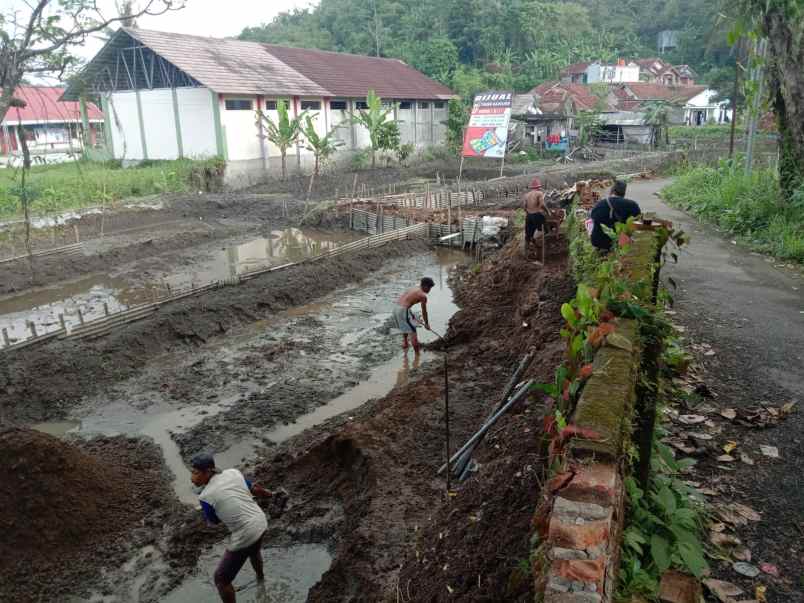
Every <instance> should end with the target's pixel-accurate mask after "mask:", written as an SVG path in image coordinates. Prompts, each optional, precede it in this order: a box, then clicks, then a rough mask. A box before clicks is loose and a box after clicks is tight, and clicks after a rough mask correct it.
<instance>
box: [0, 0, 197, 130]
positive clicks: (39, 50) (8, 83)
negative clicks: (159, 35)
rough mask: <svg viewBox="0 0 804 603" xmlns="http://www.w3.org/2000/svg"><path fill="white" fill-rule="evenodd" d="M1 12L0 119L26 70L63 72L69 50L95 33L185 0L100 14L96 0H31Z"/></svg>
mask: <svg viewBox="0 0 804 603" xmlns="http://www.w3.org/2000/svg"><path fill="white" fill-rule="evenodd" d="M20 6H24V8H19V7H18V8H7V9H4V10H3V12H2V13H0V121H2V120H3V118H4V117H5V115H6V112H7V111H8V108H9V106H10V104H11V99H12V96H13V94H14V90H15V89H16V88H17V86H19V85H20V82H22V80H23V78H24V77H25V76H26V75H36V74H43V73H47V74H51V75H59V76H60V75H63V74H64V73H65V71H66V70H67V69H68V68H69V67H70V66H72V65H73V64H75V62H76V59H75V58H74V57H73V56H72V54H71V50H72V49H73V48H75V47H76V46H80V45H82V44H83V43H84V42H85V41H86V39H87V38H88V37H89V36H90V35H91V34H94V33H96V32H100V31H103V30H104V29H105V28H107V27H109V26H110V25H112V24H115V23H121V22H123V21H124V20H130V19H134V20H136V19H137V18H138V17H141V16H142V15H159V14H163V13H165V12H167V11H169V10H176V9H179V8H182V7H183V6H184V0H142V4H141V5H140V6H139V7H138V8H136V9H134V10H133V11H131V12H129V13H128V14H125V15H120V14H118V15H115V16H104V15H103V14H102V12H101V11H100V9H99V8H98V6H97V2H96V1H95V0H35V1H32V0H30V1H27V2H25V3H24V5H23V4H20Z"/></svg>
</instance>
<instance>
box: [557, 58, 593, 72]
mask: <svg viewBox="0 0 804 603" xmlns="http://www.w3.org/2000/svg"><path fill="white" fill-rule="evenodd" d="M590 64H591V63H589V61H586V62H584V63H573V64H572V65H568V66H566V67H564V69H562V70H561V75H579V74H581V73H584V72H585V71H586V68H587V67H589V65H590Z"/></svg>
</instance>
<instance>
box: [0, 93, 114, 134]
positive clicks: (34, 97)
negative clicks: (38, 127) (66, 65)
mask: <svg viewBox="0 0 804 603" xmlns="http://www.w3.org/2000/svg"><path fill="white" fill-rule="evenodd" d="M63 92H64V88H56V87H50V86H19V87H18V88H17V89H16V90H14V98H18V99H21V100H23V101H25V103H26V106H25V107H20V108H17V107H12V108H10V109H9V110H8V113H6V116H5V118H4V119H3V124H5V125H12V124H13V125H17V124H19V123H20V122H22V123H27V124H34V123H64V122H71V123H76V122H80V121H81V108H80V106H79V104H78V103H77V102H69V101H60V100H59V98H60V97H61V95H62V93H63ZM87 117H88V118H89V119H90V120H95V121H100V120H103V113H101V111H100V109H98V108H97V107H96V106H95V105H93V104H92V103H87Z"/></svg>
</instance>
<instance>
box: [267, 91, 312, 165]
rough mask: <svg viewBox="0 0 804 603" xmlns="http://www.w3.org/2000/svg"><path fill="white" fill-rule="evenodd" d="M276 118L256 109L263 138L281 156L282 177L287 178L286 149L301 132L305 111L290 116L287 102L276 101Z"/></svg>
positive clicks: (295, 140) (297, 138)
mask: <svg viewBox="0 0 804 603" xmlns="http://www.w3.org/2000/svg"><path fill="white" fill-rule="evenodd" d="M276 112H277V118H276V120H274V119H273V118H272V117H271V116H269V115H267V114H265V113H263V112H262V110H261V109H258V110H257V120H258V121H261V122H262V127H263V128H264V130H265V138H267V139H268V140H269V141H270V142H271V143H273V144H274V145H275V146H276V147H277V148H278V149H279V154H280V155H281V156H282V179H283V180H284V179H285V178H287V167H286V165H285V163H286V161H285V160H286V158H287V152H288V149H289V148H290V147H291V146H293V145H294V144H296V142H297V141H298V140H299V137H300V136H301V133H302V124H303V123H304V122H303V120H304V119H305V117H307V111H302V112H301V113H299V114H298V115H296V116H294V117H291V116H290V111H288V104H287V102H285V101H281V100H280V101H278V102H277V103H276Z"/></svg>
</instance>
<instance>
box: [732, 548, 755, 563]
mask: <svg viewBox="0 0 804 603" xmlns="http://www.w3.org/2000/svg"><path fill="white" fill-rule="evenodd" d="M732 555H733V556H734V558H735V559H737V560H738V561H751V549H748V548H746V547H741V548H739V549H737V550H735V551H734V552H733V553H732Z"/></svg>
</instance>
